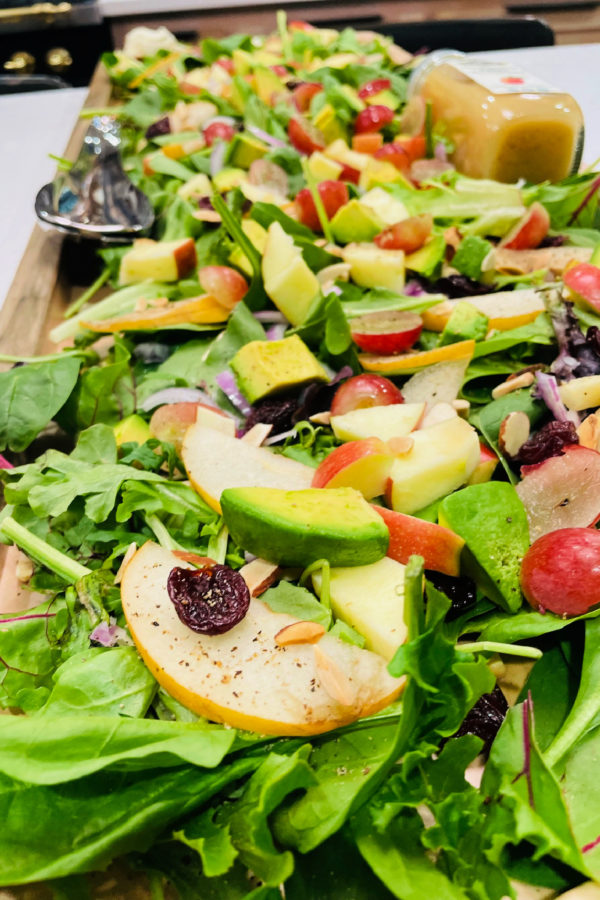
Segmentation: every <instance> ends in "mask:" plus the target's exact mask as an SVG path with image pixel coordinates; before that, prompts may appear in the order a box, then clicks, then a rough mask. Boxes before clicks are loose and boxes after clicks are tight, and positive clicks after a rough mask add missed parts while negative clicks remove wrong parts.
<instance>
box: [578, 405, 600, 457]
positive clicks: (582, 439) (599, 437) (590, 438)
mask: <svg viewBox="0 0 600 900" xmlns="http://www.w3.org/2000/svg"><path fill="white" fill-rule="evenodd" d="M577 435H578V437H579V443H580V444H581V446H582V447H588V448H589V449H590V450H600V416H598V415H597V413H592V415H591V416H588V417H587V418H586V419H584V420H583V422H582V423H581V425H580V426H579V428H578V429H577Z"/></svg>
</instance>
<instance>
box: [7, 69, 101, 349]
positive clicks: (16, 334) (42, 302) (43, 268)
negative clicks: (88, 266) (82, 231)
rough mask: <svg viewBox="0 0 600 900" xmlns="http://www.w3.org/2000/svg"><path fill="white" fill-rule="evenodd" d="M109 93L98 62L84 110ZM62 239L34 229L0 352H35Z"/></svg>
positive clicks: (71, 151)
mask: <svg viewBox="0 0 600 900" xmlns="http://www.w3.org/2000/svg"><path fill="white" fill-rule="evenodd" d="M110 94H111V84H110V79H109V77H108V73H107V71H106V69H105V67H104V66H103V65H102V63H100V62H99V63H98V65H97V66H96V69H95V71H94V75H93V77H92V80H91V82H90V86H89V90H88V93H87V96H86V98H85V100H84V103H83V107H82V109H86V108H90V109H94V108H97V107H103V106H106V105H107V104H108V102H109V100H110ZM88 124H89V123H88V121H87V120H86V119H78V120H77V122H76V123H75V126H74V128H73V131H72V132H71V136H70V138H69V140H68V142H67V146H66V149H65V153H64V156H65V158H66V159H70V160H73V161H74V160H75V159H76V158H77V155H78V153H79V148H80V147H81V143H82V141H83V138H84V135H85V132H86V131H87V128H88ZM40 187H41V185H40ZM63 240H64V235H61V234H59V232H57V231H54V230H45V229H43V228H41V227H40V226H39V225H35V226H34V228H33V231H32V233H31V237H30V238H29V242H28V244H27V247H26V248H25V252H24V254H23V256H22V258H21V262H20V263H19V267H18V269H17V272H16V274H15V277H14V279H13V281H12V284H11V286H10V288H9V290H8V293H7V295H6V299H5V301H4V304H3V306H2V309H1V310H0V353H4V354H11V355H14V356H33V355H34V354H35V353H36V351H37V348H38V346H39V343H40V339H41V337H42V331H43V328H44V324H45V322H46V318H47V312H48V308H49V306H50V301H51V299H52V295H53V292H54V288H55V286H56V281H57V278H58V271H59V264H60V255H61V249H62V244H63Z"/></svg>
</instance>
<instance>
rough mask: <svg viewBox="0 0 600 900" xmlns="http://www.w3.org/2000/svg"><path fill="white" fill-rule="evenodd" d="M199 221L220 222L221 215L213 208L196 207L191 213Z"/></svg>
mask: <svg viewBox="0 0 600 900" xmlns="http://www.w3.org/2000/svg"><path fill="white" fill-rule="evenodd" d="M192 216H193V217H194V219H198V221H199V222H220V221H221V216H220V215H219V213H218V212H216V211H215V210H214V209H197V210H195V211H194V212H193V213H192Z"/></svg>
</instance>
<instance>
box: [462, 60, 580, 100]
mask: <svg viewBox="0 0 600 900" xmlns="http://www.w3.org/2000/svg"><path fill="white" fill-rule="evenodd" d="M448 62H449V65H451V66H452V68H454V69H457V70H458V71H459V72H462V74H463V75H466V76H467V77H468V78H470V79H471V80H472V81H476V82H477V84H480V85H482V87H484V88H487V90H488V91H491V92H492V93H493V94H560V93H563V91H561V90H560V89H559V88H555V87H553V86H552V85H551V84H548V83H547V82H546V81H542V80H541V78H536V77H535V75H531V74H530V73H529V72H526V71H525V70H524V69H521V68H520V67H519V66H515V65H512V63H507V62H496V61H492V60H487V59H481V58H477V57H471V58H468V57H464V58H461V59H452V60H449V61H448Z"/></svg>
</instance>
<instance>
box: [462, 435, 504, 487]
mask: <svg viewBox="0 0 600 900" xmlns="http://www.w3.org/2000/svg"><path fill="white" fill-rule="evenodd" d="M479 448H480V453H479V462H478V463H477V466H476V468H475V470H474V471H473V473H472V475H471V477H470V478H469V480H468V481H467V484H483V483H484V482H485V481H490V479H491V477H492V475H493V474H494V472H495V471H496V466H497V465H498V457H497V456H496V454H495V453H494V452H493V451H492V450H490V448H489V447H486V446H485V444H482V443H481V441H480V442H479Z"/></svg>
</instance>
